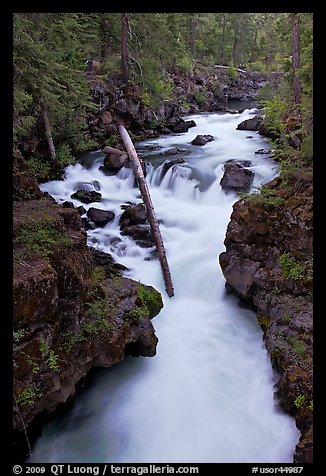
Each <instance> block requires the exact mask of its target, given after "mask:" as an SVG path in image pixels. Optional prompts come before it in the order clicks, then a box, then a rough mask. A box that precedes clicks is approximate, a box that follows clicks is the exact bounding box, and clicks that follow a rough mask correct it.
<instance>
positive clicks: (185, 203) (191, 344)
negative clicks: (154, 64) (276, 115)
mask: <svg viewBox="0 0 326 476" xmlns="http://www.w3.org/2000/svg"><path fill="white" fill-rule="evenodd" d="M252 113H253V110H250V109H246V110H245V111H244V112H243V113H241V114H240V113H236V114H230V113H209V114H198V115H195V116H194V115H192V116H191V119H194V120H195V122H196V124H197V126H196V127H193V128H191V129H189V131H188V132H187V133H183V134H172V135H165V136H161V137H159V138H155V139H151V140H148V141H146V142H142V143H138V144H137V149H138V151H139V153H140V155H141V156H143V157H144V159H146V160H148V162H150V163H151V165H150V166H149V170H148V176H147V180H148V183H149V188H150V192H151V195H152V200H153V203H154V207H155V211H156V214H157V217H158V218H159V220H160V223H161V224H160V227H161V233H162V237H163V240H164V244H165V248H166V253H167V258H168V261H169V265H170V269H171V275H172V279H173V284H174V289H175V296H174V297H173V298H172V299H169V298H168V297H167V295H166V293H165V289H164V284H163V279H162V276H161V271H160V267H159V262H158V260H157V259H152V255H151V251H152V250H151V249H149V248H141V247H139V246H138V245H137V244H136V243H135V242H134V241H133V240H132V239H131V238H130V237H127V236H121V234H120V229H119V216H120V215H121V213H122V211H123V210H122V209H121V204H123V203H126V202H132V203H139V202H140V201H141V198H140V195H139V191H138V189H137V188H135V187H134V178H133V176H132V173H131V170H130V169H122V170H121V171H120V172H119V173H118V175H116V176H106V175H104V174H103V172H101V171H100V170H99V166H100V165H101V164H102V163H103V154H102V153H101V152H94V153H91V154H89V155H88V156H87V157H85V158H84V161H82V162H81V163H78V164H76V165H73V166H69V167H67V169H66V172H65V177H64V180H61V181H52V182H48V183H46V184H43V185H42V186H41V188H42V190H43V191H47V192H49V193H50V194H51V195H52V196H53V197H54V198H55V199H56V201H57V202H59V203H61V202H63V201H65V200H69V201H73V202H74V204H75V205H77V206H78V205H80V204H81V203H80V202H78V200H72V199H71V198H70V195H71V194H72V193H73V192H75V191H76V190H77V188H78V183H81V182H82V183H87V184H91V185H90V186H94V184H97V187H100V192H101V194H102V201H101V203H95V204H90V205H84V206H85V208H86V209H87V208H88V207H89V206H94V207H98V208H101V209H106V210H111V211H113V212H115V214H116V219H115V220H114V221H113V222H111V223H109V224H108V225H106V226H105V227H104V228H96V229H94V230H89V231H88V243H89V245H90V246H94V247H96V248H98V249H100V250H103V251H106V252H108V253H110V254H112V255H113V257H114V258H115V259H116V260H117V261H118V262H120V263H122V264H124V265H125V266H127V267H128V269H129V271H128V272H127V273H126V275H127V276H129V277H131V278H133V279H135V280H140V281H141V282H143V283H145V284H150V285H152V286H154V287H155V288H156V289H158V290H160V291H161V293H162V296H163V300H164V308H163V310H162V311H161V312H160V314H159V315H158V316H157V317H156V318H155V319H154V321H153V325H154V327H155V329H156V334H157V336H158V338H159V343H158V347H157V355H156V356H155V357H153V358H142V357H140V358H133V357H127V358H126V359H125V360H124V361H123V362H122V363H121V364H119V365H117V366H115V367H112V368H110V369H103V370H102V371H100V372H99V373H98V374H97V375H96V377H95V378H94V382H93V384H92V386H91V387H90V388H88V389H87V390H85V391H84V392H83V393H82V394H80V395H78V397H77V399H76V402H75V405H74V406H73V408H72V409H71V410H69V411H68V412H66V413H65V414H64V415H62V416H60V417H58V418H57V419H55V420H54V421H53V422H51V423H50V424H48V425H47V426H45V428H44V432H43V435H42V436H41V437H40V438H39V440H38V441H37V443H36V445H35V449H34V452H33V455H32V456H31V457H30V459H29V460H28V461H29V462H35V463H46V462H47V463H51V462H53V463H56V462H58V463H65V462H69V463H74V462H79V463H84V462H88V463H99V462H116V463H118V462H120V463H137V462H140V463H183V462H185V463H189V462H197V463H200V462H203V463H205V462H213V463H220V462H226V463H238V462H240V463H246V462H248V463H253V462H257V463H259V462H263V463H269V462H270V463H290V462H292V457H293V452H294V448H295V445H296V444H297V442H298V439H299V436H300V433H299V431H298V430H297V429H296V426H295V423H294V419H293V418H291V417H290V416H288V415H286V414H284V413H283V412H282V411H280V410H279V409H278V406H277V401H276V400H275V398H274V395H273V394H274V384H275V378H276V377H275V375H274V374H273V370H272V367H271V363H270V359H269V356H268V354H267V352H266V350H265V347H264V343H263V339H262V331H261V329H260V328H259V326H258V324H257V322H256V318H255V314H254V313H253V312H252V311H250V310H248V309H244V308H243V307H241V306H240V305H239V303H238V300H237V299H236V298H235V297H233V296H231V295H227V294H226V291H225V279H224V277H223V275H222V272H221V269H220V267H219V262H218V256H219V253H220V252H222V251H223V250H224V245H223V241H224V238H225V232H226V228H227V225H228V222H229V219H230V215H231V212H232V205H233V203H234V202H235V201H236V200H237V198H238V197H237V195H236V194H235V193H233V192H231V193H226V192H225V191H224V190H222V188H221V186H220V180H221V177H222V175H223V166H224V164H225V162H226V161H227V160H230V159H241V160H250V161H251V162H252V166H250V167H249V168H250V170H252V171H253V172H254V173H255V177H254V182H253V187H254V188H257V187H259V186H260V185H261V184H262V183H265V182H268V181H269V180H271V179H272V178H273V177H274V176H275V175H276V174H277V165H276V164H275V163H274V162H273V161H272V160H271V159H270V158H269V157H267V156H266V155H257V154H255V151H257V149H260V148H266V147H268V144H267V141H266V139H264V138H262V137H261V136H259V135H258V134H257V133H255V132H249V133H248V131H239V130H236V126H237V124H239V123H240V122H241V121H243V120H245V119H247V118H249V117H252V116H251V115H252ZM197 134H211V135H212V136H214V137H215V140H214V141H212V142H209V143H207V144H206V145H205V146H195V145H192V144H191V140H192V139H193V138H194V137H195V136H196V135H197ZM248 136H249V137H248ZM155 146H157V147H158V149H157V150H155ZM172 147H177V148H180V149H184V150H185V152H184V153H182V154H180V155H178V156H177V157H182V158H183V159H184V161H185V162H184V163H181V164H178V165H175V166H174V167H172V168H170V169H169V170H168V171H167V173H166V174H165V175H164V177H163V179H161V171H162V163H163V161H166V160H168V159H169V157H168V156H164V155H162V154H161V153H162V152H164V151H165V150H168V149H171V148H172ZM151 149H154V150H151ZM172 158H175V157H170V159H172ZM92 184H93V185H92Z"/></svg>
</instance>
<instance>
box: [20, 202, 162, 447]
mask: <svg viewBox="0 0 326 476" xmlns="http://www.w3.org/2000/svg"><path fill="white" fill-rule="evenodd" d="M13 218H14V219H13V232H14V269H13V271H14V273H13V278H14V281H13V309H14V316H13V319H14V324H13V330H14V333H13V339H14V353H13V358H14V375H13V384H14V387H13V390H14V412H13V426H14V440H15V443H16V450H17V451H18V452H22V453H24V452H25V454H26V451H27V448H26V439H25V431H27V435H28V437H29V439H30V441H32V440H33V434H34V431H35V428H36V427H40V426H41V425H42V424H43V423H44V422H45V421H48V419H49V418H51V417H52V416H53V415H54V414H55V412H56V411H57V409H59V408H60V407H62V406H63V405H66V404H67V402H69V401H71V399H72V398H73V396H74V393H75V386H76V384H77V383H78V382H79V381H80V380H81V379H82V378H84V377H85V376H86V375H87V374H88V372H89V371H90V369H91V368H92V367H110V366H112V365H114V364H116V363H118V362H120V361H121V360H122V359H123V358H124V355H125V354H132V355H135V356H136V355H137V356H138V355H142V356H153V355H155V352H156V344H157V337H156V336H155V332H154V328H153V326H152V324H151V321H150V319H151V318H153V317H154V316H155V315H156V314H158V312H159V311H160V309H161V307H162V298H161V295H160V293H158V292H157V291H156V290H155V289H154V288H152V287H151V286H143V285H142V284H141V283H139V282H136V281H133V280H131V279H128V278H125V277H123V276H122V275H121V274H120V273H121V269H123V267H122V266H121V265H118V264H117V263H114V261H113V259H112V257H110V255H107V254H105V253H102V252H100V251H98V250H96V251H95V250H93V251H91V250H90V249H89V248H88V247H87V245H86V234H85V232H84V231H83V230H82V228H81V218H80V214H79V213H78V211H77V210H75V209H73V208H64V207H61V206H59V205H57V204H56V203H54V202H53V201H51V200H50V199H49V198H47V197H45V196H42V194H41V196H40V198H38V199H36V198H34V199H30V200H24V201H17V202H15V203H14V209H13ZM24 444H25V447H24V448H23V450H22V448H21V446H24Z"/></svg>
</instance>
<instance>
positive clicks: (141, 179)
mask: <svg viewBox="0 0 326 476" xmlns="http://www.w3.org/2000/svg"><path fill="white" fill-rule="evenodd" d="M119 132H120V136H121V138H122V140H123V143H124V145H125V148H126V150H127V153H128V155H129V158H130V161H131V165H132V168H133V171H134V174H135V177H136V179H137V183H138V187H139V189H140V191H141V194H142V197H143V200H144V204H145V208H146V214H147V219H148V221H149V224H150V227H151V230H152V235H153V238H154V240H155V244H156V249H157V251H158V256H159V260H160V263H161V268H162V274H163V279H164V284H165V289H166V292H167V294H168V296H169V297H170V298H171V297H172V296H174V289H173V284H172V279H171V274H170V269H169V265H168V261H167V258H166V254H165V249H164V244H163V240H162V236H161V232H160V228H159V225H158V221H157V218H156V216H155V211H154V207H153V203H152V200H151V196H150V194H149V190H148V186H147V182H146V179H145V176H144V172H143V169H142V166H141V163H140V160H139V158H138V155H137V152H136V149H135V147H134V145H133V143H132V141H131V139H130V136H129V134H128V132H127V131H126V129H125V128H124V127H123V126H122V125H120V126H119Z"/></svg>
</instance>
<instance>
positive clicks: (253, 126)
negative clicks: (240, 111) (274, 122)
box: [237, 116, 262, 131]
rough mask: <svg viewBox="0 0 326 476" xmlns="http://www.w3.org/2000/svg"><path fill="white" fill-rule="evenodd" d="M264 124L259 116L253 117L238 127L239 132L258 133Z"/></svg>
mask: <svg viewBox="0 0 326 476" xmlns="http://www.w3.org/2000/svg"><path fill="white" fill-rule="evenodd" d="M261 123H262V119H261V117H259V116H256V117H252V118H251V119H246V120H245V121H243V122H240V124H238V125H237V129H238V130H239V131H258V127H259V126H260V124H261Z"/></svg>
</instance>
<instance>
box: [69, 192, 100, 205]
mask: <svg viewBox="0 0 326 476" xmlns="http://www.w3.org/2000/svg"><path fill="white" fill-rule="evenodd" d="M71 198H75V199H76V200H80V201H81V202H83V203H93V202H100V201H101V198H102V194H101V193H99V192H96V191H95V190H77V191H76V192H74V193H72V194H71Z"/></svg>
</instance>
